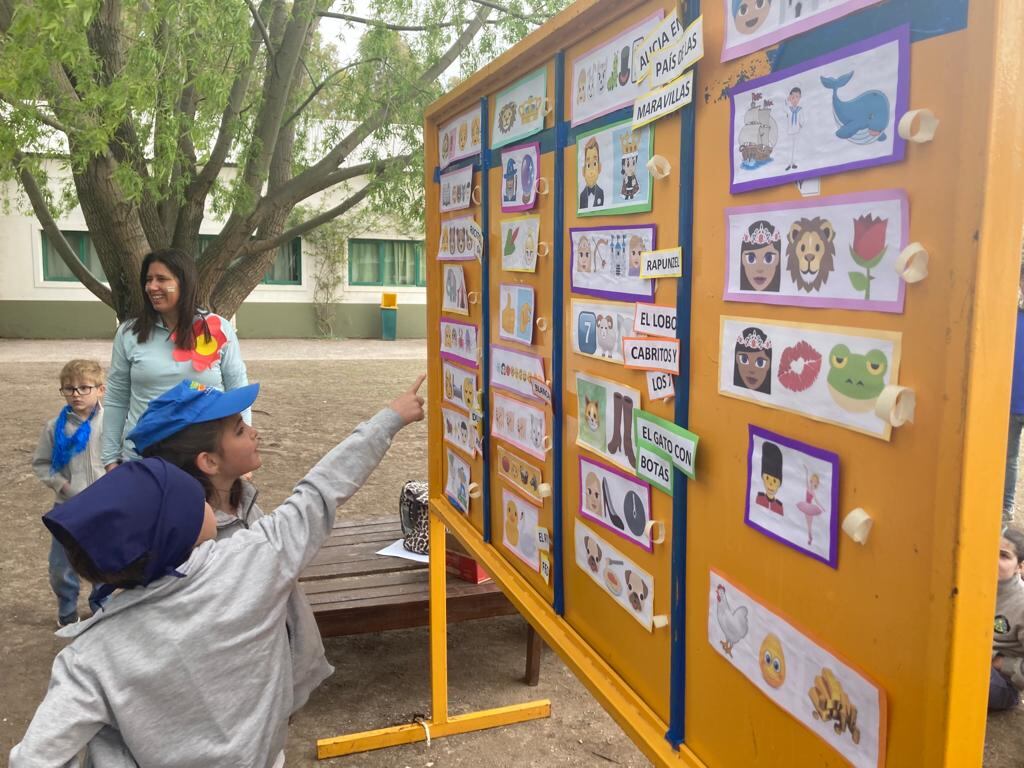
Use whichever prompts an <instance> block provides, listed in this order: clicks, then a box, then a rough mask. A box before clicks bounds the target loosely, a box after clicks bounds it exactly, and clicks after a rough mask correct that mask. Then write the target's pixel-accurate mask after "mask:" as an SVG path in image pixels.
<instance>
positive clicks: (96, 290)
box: [14, 150, 114, 307]
mask: <svg viewBox="0 0 1024 768" xmlns="http://www.w3.org/2000/svg"><path fill="white" fill-rule="evenodd" d="M14 164H15V169H16V170H17V172H18V178H19V179H21V186H22V187H23V188H24V190H25V194H26V195H28V199H29V202H30V203H31V204H32V210H33V211H34V212H35V214H36V218H37V219H38V220H39V223H40V224H41V225H42V227H43V232H45V233H46V238H47V242H49V243H50V245H52V246H53V247H54V248H56V249H57V253H59V254H60V258H61V260H62V261H63V262H64V263H65V264H66V265H67V267H68V269H70V270H71V272H72V274H74V276H75V277H77V278H78V279H79V280H80V281H81V283H82V285H84V286H85V287H86V288H88V289H89V290H90V291H92V293H93V295H95V296H96V298H98V299H99V300H100V301H102V302H103V303H104V304H106V305H107V306H108V307H113V306H114V297H113V295H112V294H111V292H110V288H108V287H107V286H105V285H104V284H103V283H101V282H100V281H99V280H98V279H97V278H96V276H95V275H93V273H92V272H90V271H89V270H88V269H87V268H86V266H85V265H84V264H83V263H82V262H80V261H79V260H78V256H77V255H76V254H75V252H74V251H73V250H71V246H70V245H69V244H68V241H67V240H66V239H64V235H63V234H62V233H61V231H60V228H59V227H58V226H57V222H56V221H54V220H53V215H52V214H51V213H50V207H49V206H48V205H47V204H46V197H45V196H44V195H43V192H42V190H41V189H40V188H39V183H38V182H37V181H36V178H35V176H33V175H32V172H31V171H30V170H29V169H28V164H27V162H26V158H25V155H24V154H22V152H21V151H20V150H16V151H15V153H14Z"/></svg>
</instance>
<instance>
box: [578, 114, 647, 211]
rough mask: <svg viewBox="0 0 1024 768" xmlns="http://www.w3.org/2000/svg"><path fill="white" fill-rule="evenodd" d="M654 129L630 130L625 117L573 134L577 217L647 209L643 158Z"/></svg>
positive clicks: (644, 159)
mask: <svg viewBox="0 0 1024 768" xmlns="http://www.w3.org/2000/svg"><path fill="white" fill-rule="evenodd" d="M653 146H654V128H653V127H651V126H646V127H644V128H637V129H635V130H634V129H633V127H632V126H631V125H630V121H629V120H625V121H623V122H620V123H613V124H612V125H609V126H607V127H605V128H598V129H595V130H593V131H587V132H585V133H580V134H577V136H576V196H577V198H578V204H577V207H576V215H577V216H605V215H611V214H619V213H638V212H643V211H649V210H651V188H652V187H651V172H650V171H649V170H648V169H647V161H648V160H650V159H651V154H652V147H653Z"/></svg>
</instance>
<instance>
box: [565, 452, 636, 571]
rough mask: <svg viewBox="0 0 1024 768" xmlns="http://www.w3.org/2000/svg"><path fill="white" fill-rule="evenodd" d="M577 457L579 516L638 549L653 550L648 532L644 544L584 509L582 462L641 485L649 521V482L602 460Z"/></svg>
mask: <svg viewBox="0 0 1024 768" xmlns="http://www.w3.org/2000/svg"><path fill="white" fill-rule="evenodd" d="M577 458H578V459H579V461H577V462H576V472H577V479H578V480H579V509H577V510H576V511H577V512H578V513H579V515H580V517H582V518H584V519H586V520H589V521H590V522H592V523H597V525H599V526H601V527H602V528H604V529H606V530H609V531H611V532H612V533H614V534H615V535H616V536H618V537H620V538H622V539H625V540H626V541H628V542H629V543H630V544H635V545H636V546H638V547H640V549H643V550H645V551H647V552H653V551H654V542H653V541H652V540H651V535H650V534H647V543H646V544H644V543H643V542H639V541H637V540H636V539H634V538H633V537H632V536H627V535H626V534H625V533H624V532H622V531H620V530H619V529H618V528H615V527H614V526H611V525H608V523H606V522H605V521H604V520H601V519H599V518H596V517H594V516H593V515H591V514H590V513H589V512H587V511H586V507H585V506H584V504H583V495H584V488H583V462H587V463H588V464H593V465H594V466H596V467H598V468H600V469H603V470H606V471H608V472H611V473H612V474H614V475H618V476H619V477H621V478H623V479H625V480H628V481H629V482H631V483H633V484H635V485H640V486H643V488H644V489H645V490H646V492H647V521H648V522H650V521H651V520H653V519H654V518H653V517H652V513H653V512H654V509H653V508H652V506H651V486H650V483H646V482H644V481H643V480H640V479H639V478H636V477H634V476H632V475H630V474H627V473H626V472H623V471H622V470H621V469H619V468H618V467H613V466H612V465H611V464H605V463H603V462H600V461H596V460H594V459H591V458H590V457H588V456H584V455H583V454H582V453H581V454H579V455H578V456H577Z"/></svg>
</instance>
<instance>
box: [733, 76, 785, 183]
mask: <svg viewBox="0 0 1024 768" xmlns="http://www.w3.org/2000/svg"><path fill="white" fill-rule="evenodd" d="M773 106H774V104H773V102H772V101H771V99H766V98H764V95H763V94H762V93H761V92H759V91H755V92H753V93H751V94H750V106H749V107H748V108H747V111H746V114H744V116H743V127H742V128H741V129H740V132H739V136H738V139H737V140H738V142H739V149H740V155H741V156H742V157H743V164H742V167H743V168H745V169H747V170H753V169H755V168H760V167H761V166H762V165H766V164H767V163H770V162H771V161H772V150H774V149H775V145H776V144H778V142H779V124H778V123H777V122H776V121H775V118H774V117H772V108H773Z"/></svg>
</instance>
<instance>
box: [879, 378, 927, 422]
mask: <svg viewBox="0 0 1024 768" xmlns="http://www.w3.org/2000/svg"><path fill="white" fill-rule="evenodd" d="M916 406H917V395H915V394H914V390H912V389H910V388H909V387H901V386H900V385H898V384H890V385H889V386H887V387H886V388H885V389H883V390H882V394H880V395H879V396H878V400H876V401H875V415H876V416H877V417H878V418H880V419H882V420H883V421H887V422H889V423H890V424H892V425H893V426H894V427H902V426H903V425H904V424H906V423H907V422H908V421H909V422H910V423H911V424H913V423H914V408H915V407H916Z"/></svg>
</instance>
